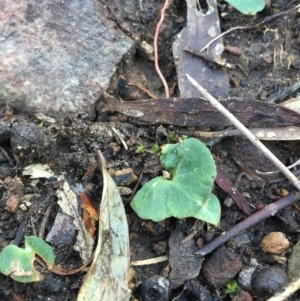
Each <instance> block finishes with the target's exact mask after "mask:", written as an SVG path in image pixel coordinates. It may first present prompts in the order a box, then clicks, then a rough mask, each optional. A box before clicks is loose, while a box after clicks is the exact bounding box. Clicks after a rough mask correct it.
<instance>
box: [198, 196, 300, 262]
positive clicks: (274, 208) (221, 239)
mask: <svg viewBox="0 0 300 301" xmlns="http://www.w3.org/2000/svg"><path fill="white" fill-rule="evenodd" d="M299 198H300V195H299V194H298V193H294V192H292V193H290V194H289V195H287V196H285V197H283V198H281V199H279V200H278V201H276V202H274V203H272V204H270V205H268V206H266V207H265V208H263V209H261V210H259V211H257V212H256V213H254V214H252V215H251V216H249V217H247V218H246V219H244V220H243V221H241V222H240V223H238V224H236V225H235V226H233V227H232V228H231V229H230V230H228V231H227V232H223V233H222V234H221V235H220V236H218V237H217V238H215V239H214V240H212V241H211V242H209V243H207V244H206V245H204V247H202V248H201V249H200V250H199V251H197V252H196V253H195V254H197V255H198V254H199V255H201V256H205V255H206V254H209V253H211V252H212V251H213V250H215V249H216V248H217V247H219V246H221V245H222V244H224V243H225V242H227V241H228V240H229V239H231V238H233V237H234V236H236V235H238V234H240V233H241V232H242V231H244V230H246V229H248V228H249V227H251V226H253V225H255V224H257V223H258V222H261V221H263V220H264V219H266V218H268V217H270V216H273V215H275V214H276V213H277V212H278V211H279V210H281V209H283V208H285V207H287V206H289V205H291V204H293V203H294V202H296V201H297V200H299Z"/></svg>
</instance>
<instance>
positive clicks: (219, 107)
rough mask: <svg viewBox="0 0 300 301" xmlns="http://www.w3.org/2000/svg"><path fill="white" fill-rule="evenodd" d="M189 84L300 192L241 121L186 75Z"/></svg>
mask: <svg viewBox="0 0 300 301" xmlns="http://www.w3.org/2000/svg"><path fill="white" fill-rule="evenodd" d="M186 76H187V78H188V80H189V82H190V83H191V84H192V86H194V87H195V88H196V89H197V90H198V91H199V92H200V93H201V94H202V95H203V96H204V97H205V98H206V99H207V100H208V101H209V102H210V103H211V104H212V105H213V106H214V107H215V108H216V109H217V110H218V111H219V112H220V113H222V114H223V115H224V116H225V117H226V118H227V119H229V120H230V122H231V123H232V124H233V125H234V126H235V127H236V128H237V129H239V130H240V131H241V132H242V133H243V134H244V135H245V136H246V137H247V138H248V139H249V140H250V141H251V142H252V143H253V144H254V145H255V146H256V147H257V148H258V149H260V150H261V151H262V152H263V154H264V155H265V156H266V157H267V158H268V159H269V160H270V161H271V162H272V163H273V164H274V165H275V166H276V167H277V168H278V169H279V170H280V171H281V172H282V173H283V174H284V175H285V176H286V177H287V178H288V179H289V180H290V181H291V182H292V184H293V185H294V186H295V187H296V188H297V189H298V190H299V191H300V181H299V180H298V179H297V177H296V176H294V175H293V173H292V172H291V171H289V170H288V169H287V168H286V166H285V165H284V164H282V163H281V162H280V161H279V160H278V159H277V157H276V156H275V155H274V154H273V153H272V152H270V151H269V149H268V148H266V147H265V146H264V145H263V144H262V143H261V142H260V141H259V140H258V139H257V138H256V137H255V136H254V135H253V134H252V133H251V132H250V131H249V130H248V129H247V128H246V127H245V126H244V125H243V124H242V123H241V122H240V121H239V120H237V119H236V118H235V117H234V116H233V115H232V114H231V113H230V112H229V111H228V110H227V109H226V108H225V107H224V106H223V105H222V104H220V103H219V102H218V101H217V100H216V99H215V98H214V97H213V96H212V95H211V94H209V93H208V92H207V91H206V90H205V89H204V88H203V87H202V86H200V85H199V84H198V83H197V82H196V81H195V80H194V79H193V78H192V77H190V76H189V75H188V74H186Z"/></svg>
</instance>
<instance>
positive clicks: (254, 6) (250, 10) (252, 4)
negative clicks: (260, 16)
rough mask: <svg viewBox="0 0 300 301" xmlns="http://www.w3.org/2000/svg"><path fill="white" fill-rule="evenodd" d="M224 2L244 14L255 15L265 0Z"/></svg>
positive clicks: (230, 0) (261, 8) (262, 6)
mask: <svg viewBox="0 0 300 301" xmlns="http://www.w3.org/2000/svg"><path fill="white" fill-rule="evenodd" d="M226 2H228V3H229V4H231V5H232V6H233V7H234V8H236V9H237V10H239V11H240V12H241V13H243V14H245V15H255V14H256V13H257V12H259V11H262V10H263V9H264V7H265V5H266V3H265V0H250V1H247V0H246V1H245V0H226Z"/></svg>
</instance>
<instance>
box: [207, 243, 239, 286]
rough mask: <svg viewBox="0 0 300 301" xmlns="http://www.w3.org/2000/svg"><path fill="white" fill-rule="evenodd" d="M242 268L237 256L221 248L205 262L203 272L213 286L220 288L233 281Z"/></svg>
mask: <svg viewBox="0 0 300 301" xmlns="http://www.w3.org/2000/svg"><path fill="white" fill-rule="evenodd" d="M242 266H243V265H242V262H241V261H240V260H239V258H238V256H237V255H235V254H234V253H232V252H230V251H228V250H227V249H226V248H225V247H221V248H219V249H218V250H217V251H215V252H214V253H213V254H212V255H211V256H210V257H209V258H208V259H206V260H205V262H204V264H203V269H202V272H203V275H204V276H205V278H206V280H207V281H208V282H209V283H210V284H211V285H213V286H215V287H220V286H223V285H225V284H226V283H227V282H228V280H231V279H233V278H234V277H235V276H236V274H237V273H238V272H239V271H240V270H241V268H242Z"/></svg>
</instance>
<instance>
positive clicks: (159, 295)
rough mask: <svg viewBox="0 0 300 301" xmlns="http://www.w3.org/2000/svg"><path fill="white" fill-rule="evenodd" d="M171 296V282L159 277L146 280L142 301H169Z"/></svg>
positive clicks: (142, 289) (143, 286) (155, 276)
mask: <svg viewBox="0 0 300 301" xmlns="http://www.w3.org/2000/svg"><path fill="white" fill-rule="evenodd" d="M170 295H171V287H170V282H169V280H168V279H167V278H165V277H161V276H158V275H154V276H152V277H150V278H148V279H146V280H145V282H144V283H143V285H142V288H141V299H142V301H167V300H169V298H170Z"/></svg>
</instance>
